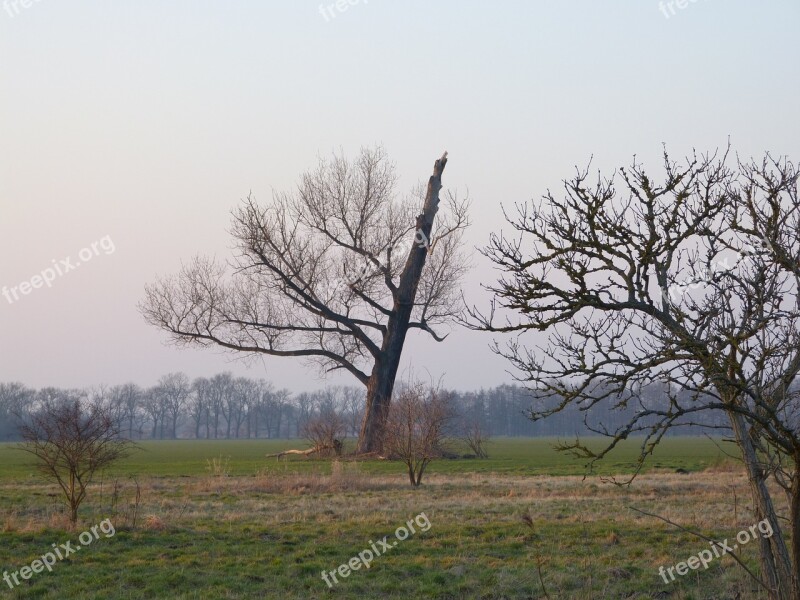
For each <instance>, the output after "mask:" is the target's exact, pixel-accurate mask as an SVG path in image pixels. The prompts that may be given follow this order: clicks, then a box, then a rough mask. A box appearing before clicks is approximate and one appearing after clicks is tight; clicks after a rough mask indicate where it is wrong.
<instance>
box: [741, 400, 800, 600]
mask: <svg viewBox="0 0 800 600" xmlns="http://www.w3.org/2000/svg"><path fill="white" fill-rule="evenodd" d="M729 416H730V420H731V425H732V426H733V431H734V434H735V435H736V442H737V443H738V445H739V447H740V448H741V450H742V458H743V460H744V464H745V467H746V469H747V479H748V483H749V484H750V493H751V495H752V497H753V506H754V509H755V516H756V520H757V522H761V521H762V520H764V519H766V520H767V521H769V523H770V525H771V526H772V531H773V534H772V536H770V537H769V538H764V537H763V536H762V537H760V538H759V544H760V559H761V578H762V580H763V581H764V583H766V584H767V586H768V587H769V588H770V589H771V590H772V592H771V593H770V598H771V600H798V599H800V590H798V578H797V575H796V574H794V572H793V570H792V561H791V560H790V558H789V552H788V550H787V548H786V541H785V539H784V536H783V534H782V533H781V528H780V523H779V522H778V515H777V514H776V513H775V508H774V506H773V504H772V497H771V495H770V492H769V489H768V488H767V485H766V474H765V473H764V470H763V469H762V468H761V465H760V464H759V462H758V455H757V454H756V450H755V447H754V446H753V442H752V440H751V439H750V432H749V431H748V428H747V424H746V423H745V420H744V418H743V417H742V415H740V414H736V413H729ZM795 489H797V488H796V486H795ZM794 495H795V494H793V496H794ZM797 498H798V505H797V506H795V502H794V497H793V498H792V500H793V502H792V505H793V506H792V513H793V515H792V516H794V512H795V511H800V493H797ZM797 523H798V521H797V520H795V519H793V521H792V527H793V531H792V533H797V527H798V525H797ZM792 551H793V554H794V557H795V565H797V564H800V563H797V562H796V561H797V558H798V556H799V555H800V540H798V539H797V536H796V535H793V536H792Z"/></svg>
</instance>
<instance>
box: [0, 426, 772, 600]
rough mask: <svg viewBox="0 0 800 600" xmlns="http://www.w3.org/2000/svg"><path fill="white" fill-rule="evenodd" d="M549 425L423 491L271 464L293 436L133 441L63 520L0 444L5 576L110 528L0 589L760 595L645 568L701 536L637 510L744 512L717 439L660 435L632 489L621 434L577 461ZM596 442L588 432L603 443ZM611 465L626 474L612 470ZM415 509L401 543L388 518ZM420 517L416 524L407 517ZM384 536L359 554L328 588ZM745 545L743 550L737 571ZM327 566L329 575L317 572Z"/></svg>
mask: <svg viewBox="0 0 800 600" xmlns="http://www.w3.org/2000/svg"><path fill="white" fill-rule="evenodd" d="M554 442H555V440H552V439H520V438H513V439H498V440H495V441H494V442H493V443H492V444H491V445H490V447H489V452H490V458H488V459H485V460H476V459H459V460H440V461H437V462H434V463H433V464H432V465H431V467H430V469H429V472H428V475H427V476H426V479H425V481H424V482H423V485H422V487H421V488H419V489H416V490H413V489H411V488H410V487H409V486H408V483H407V478H406V475H405V473H404V470H403V466H402V465H401V464H399V463H395V462H389V461H350V460H347V459H343V460H339V461H335V462H332V461H327V460H313V459H312V460H310V459H306V458H294V457H293V458H289V459H281V460H277V459H275V458H270V459H267V458H265V454H268V453H273V452H277V451H279V450H282V449H286V448H296V447H302V443H301V442H299V441H297V440H289V441H287V440H279V441H278V440H271V441H270V440H258V441H255V440H247V441H188V440H187V441H173V442H145V443H141V444H139V446H138V448H137V449H136V450H135V451H134V452H133V453H132V454H131V455H130V456H129V457H128V458H127V459H125V460H124V461H122V462H120V463H119V464H118V465H117V466H116V467H115V468H114V470H113V472H107V473H104V474H103V476H102V478H99V479H98V480H97V481H96V482H95V484H94V485H93V487H92V490H91V494H90V496H89V498H88V499H87V500H86V503H85V504H84V507H83V508H82V511H81V521H80V523H79V526H78V527H77V528H76V529H75V530H71V529H70V528H69V527H68V523H67V521H66V518H65V513H64V508H63V504H62V503H61V500H60V498H59V491H58V489H57V488H56V487H55V486H54V485H53V484H51V483H49V482H47V481H45V480H44V479H42V477H41V476H39V475H37V474H35V472H34V471H33V469H32V466H31V462H30V458H28V457H27V455H25V454H24V453H22V452H20V451H19V450H17V449H15V446H14V445H13V444H2V445H0V464H1V465H2V469H0V571H9V572H13V571H18V570H19V569H20V568H22V567H23V566H25V565H29V564H30V563H31V562H32V561H34V560H35V559H37V558H38V557H40V556H42V555H43V554H45V553H46V552H48V551H49V550H50V549H51V546H52V544H54V543H57V544H62V543H64V542H66V541H68V540H72V543H73V545H76V544H77V543H78V542H77V540H78V537H79V535H80V534H81V533H82V532H83V531H85V530H87V529H89V528H90V527H91V526H93V525H96V524H98V523H100V522H101V521H103V520H104V519H109V520H110V522H111V523H113V525H114V529H115V534H114V535H113V536H109V537H106V536H102V535H101V536H100V537H99V539H96V541H94V542H93V543H92V544H91V545H90V546H87V547H84V548H82V549H81V550H80V552H76V553H73V554H72V555H71V556H69V557H68V558H66V559H65V560H64V561H59V562H58V563H57V564H56V565H55V566H53V568H52V572H48V571H44V572H43V573H40V574H34V575H33V576H32V577H31V578H30V579H28V580H25V581H22V585H20V586H15V587H14V589H9V586H8V585H6V584H4V583H3V582H2V581H0V598H4V597H7V598H41V599H51V598H52V599H55V598H70V599H73V598H74V599H83V598H86V599H94V598H97V599H100V598H130V599H134V598H185V599H189V598H202V599H206V598H208V599H216V598H231V599H246V598H247V599H249V598H254V599H255V598H268V599H272V598H277V599H281V600H291V599H295V598H297V599H314V598H339V599H349V598H398V599H399V598H441V599H447V600H456V599H474V598H480V599H485V600H491V599H501V598H505V599H523V598H526V599H527V598H537V599H538V598H553V599H555V598H565V599H566V598H570V599H571V598H575V599H584V598H585V599H595V598H610V599H619V598H670V599H679V600H680V599H683V600H688V599H697V600H699V599H706V598H707V599H712V598H713V599H715V600H718V599H727V598H731V599H733V598H737V599H739V600H744V599H754V598H760V597H761V596H760V595H759V592H758V590H757V588H756V586H755V584H754V583H753V582H752V580H749V579H748V576H747V575H746V573H744V571H743V570H742V569H741V568H740V567H738V566H737V565H736V563H735V562H734V560H733V559H732V558H730V557H722V558H720V559H717V560H715V561H714V562H712V563H711V564H710V565H709V568H708V569H707V570H705V569H701V570H693V571H690V572H689V574H688V575H685V576H682V577H678V578H677V579H676V581H674V582H668V583H665V582H664V581H663V579H662V578H661V577H660V576H659V573H658V568H659V567H660V566H664V567H669V566H672V565H675V564H676V563H679V562H681V561H685V560H686V559H688V558H689V557H690V556H692V555H694V554H697V553H698V552H700V551H701V550H703V549H705V548H707V547H708V545H707V543H706V542H704V541H702V540H700V539H698V538H696V537H694V536H692V535H690V534H689V533H687V532H685V531H681V530H679V529H676V528H675V527H672V526H670V525H668V524H667V523H664V522H663V521H660V520H658V519H656V518H653V517H648V516H645V515H643V514H641V513H639V512H636V511H634V510H632V508H637V509H640V510H643V511H646V512H650V513H654V514H658V515H662V516H664V517H666V518H668V519H671V520H673V521H675V522H677V523H680V524H681V525H683V526H685V527H687V528H689V529H692V530H695V531H698V532H701V533H703V534H704V535H708V536H712V537H717V538H720V539H722V538H733V537H735V535H736V533H737V532H738V531H740V530H741V529H746V528H747V527H749V526H750V525H753V523H752V522H751V521H752V517H751V515H750V513H749V510H748V507H749V495H748V492H747V487H746V479H745V478H744V476H743V474H742V472H741V470H740V467H739V465H738V463H736V462H734V461H733V460H732V459H730V458H729V457H728V456H726V454H725V452H726V451H731V449H730V448H726V447H725V445H724V444H722V449H721V448H720V444H719V443H718V442H714V441H712V440H709V439H705V438H670V439H667V440H665V441H664V442H663V444H662V446H661V447H660V448H659V449H658V450H657V452H656V454H655V456H654V457H652V458H651V459H650V460H649V461H648V463H647V465H646V466H645V468H644V469H643V471H642V473H641V474H640V475H639V476H638V477H637V478H636V479H635V480H634V482H633V483H632V484H631V485H630V486H627V487H625V486H623V487H620V486H617V485H614V484H612V483H609V482H608V478H609V476H611V475H619V476H624V475H626V474H630V473H631V472H632V470H633V468H634V464H635V459H636V456H637V452H638V444H637V442H636V441H629V442H627V443H626V444H624V445H622V447H620V448H619V449H618V450H617V451H615V452H614V453H613V454H612V455H611V456H609V457H608V458H607V459H605V460H604V461H603V462H602V463H600V464H598V465H596V468H595V470H594V472H593V473H592V474H587V468H586V461H585V460H579V459H574V458H571V457H568V456H566V455H564V454H560V453H557V452H555V451H554V450H553V449H552V445H553V443H554ZM598 447H599V445H598ZM623 479H624V477H623ZM421 513H424V514H425V516H426V518H427V520H428V521H429V523H430V527H429V528H428V529H427V531H421V530H418V531H416V532H415V533H414V534H411V535H410V536H409V537H408V538H407V539H405V540H402V541H399V540H396V538H395V530H396V529H397V528H398V527H401V526H404V525H406V524H407V523H408V521H409V520H411V519H413V518H414V517H415V516H417V515H420V514H421ZM417 529H419V527H418V528H417ZM384 536H388V537H387V540H389V541H390V542H391V541H392V540H395V541H397V544H396V545H392V547H391V549H390V550H388V551H385V552H384V553H383V555H380V556H376V557H374V559H373V560H372V561H371V562H370V565H369V568H360V569H359V570H353V571H352V572H351V573H350V574H349V576H347V577H341V576H340V577H339V578H338V580H337V583H335V584H333V585H332V586H329V585H328V584H326V582H325V581H324V580H323V578H322V576H321V573H322V572H323V571H325V572H327V573H330V571H334V570H337V569H338V567H339V566H340V565H342V564H346V563H348V562H349V561H350V559H351V558H353V557H356V556H358V554H359V553H360V552H363V551H364V550H365V549H369V548H372V547H373V546H371V544H372V543H373V542H376V541H377V540H379V539H382V538H383V537H384ZM756 550H757V544H756V543H755V542H752V543H751V544H750V545H748V546H743V547H742V548H741V556H742V557H743V559H744V560H745V562H746V564H748V566H750V567H751V568H756V566H757V556H756ZM329 579H330V578H329Z"/></svg>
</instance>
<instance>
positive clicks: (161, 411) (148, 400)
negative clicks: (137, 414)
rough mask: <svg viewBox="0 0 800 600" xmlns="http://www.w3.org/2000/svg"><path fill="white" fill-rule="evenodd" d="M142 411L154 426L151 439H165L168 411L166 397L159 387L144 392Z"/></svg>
mask: <svg viewBox="0 0 800 600" xmlns="http://www.w3.org/2000/svg"><path fill="white" fill-rule="evenodd" d="M142 409H143V410H144V412H145V414H146V415H147V418H148V419H150V421H151V422H152V424H153V428H152V430H151V434H150V437H151V438H152V439H154V440H156V439H159V437H160V438H161V439H163V438H164V420H165V419H166V418H167V409H166V404H165V398H164V395H163V394H162V393H161V390H159V388H158V386H155V387H151V388H148V389H146V390H145V391H144V392H142ZM159 426H160V428H159ZM159 433H160V435H159Z"/></svg>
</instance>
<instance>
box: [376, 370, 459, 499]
mask: <svg viewBox="0 0 800 600" xmlns="http://www.w3.org/2000/svg"><path fill="white" fill-rule="evenodd" d="M452 417H453V411H452V408H451V406H450V402H449V396H447V395H445V394H443V393H442V392H441V391H440V390H439V389H436V388H433V387H426V386H425V385H424V384H422V383H414V384H411V385H408V386H406V387H404V389H402V390H401V391H400V393H399V394H397V396H395V398H394V399H393V404H392V407H391V410H390V411H389V417H388V419H387V422H386V443H385V445H384V449H385V451H386V452H387V455H388V457H389V458H391V459H394V460H402V461H403V462H404V463H405V464H406V466H407V467H408V478H409V480H410V481H411V485H412V486H413V487H418V486H419V485H420V483H421V482H422V476H423V474H424V473H425V469H426V468H427V466H428V464H430V462H431V461H432V460H434V459H435V458H439V457H441V456H442V454H443V446H444V442H445V438H446V428H447V425H448V424H449V422H450V421H451V420H452Z"/></svg>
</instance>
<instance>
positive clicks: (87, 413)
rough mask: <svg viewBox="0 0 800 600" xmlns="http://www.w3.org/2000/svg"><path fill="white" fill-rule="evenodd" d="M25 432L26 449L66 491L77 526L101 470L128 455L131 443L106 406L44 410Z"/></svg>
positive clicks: (63, 405)
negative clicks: (123, 435)
mask: <svg viewBox="0 0 800 600" xmlns="http://www.w3.org/2000/svg"><path fill="white" fill-rule="evenodd" d="M20 433H21V435H22V439H23V440H24V441H23V443H22V444H21V445H20V449H21V450H24V451H25V452H28V453H30V454H33V455H34V456H35V457H36V459H37V461H38V464H37V468H38V469H39V471H40V472H42V473H43V474H44V475H45V476H46V477H48V478H51V479H54V480H55V481H56V482H57V483H58V485H59V487H60V488H61V490H62V491H63V492H64V496H65V498H66V501H67V505H68V506H69V517H70V522H71V523H72V524H73V525H75V523H77V521H78V509H79V508H80V505H81V503H82V502H83V501H84V499H85V498H86V490H87V488H88V486H89V484H90V483H91V482H92V478H93V477H94V474H95V472H97V471H98V470H99V469H103V468H105V467H107V466H109V465H110V464H112V463H113V462H115V461H117V460H119V459H120V458H122V457H123V456H125V455H126V454H127V451H128V448H129V445H130V442H129V441H127V440H125V439H123V438H122V437H121V436H120V431H119V427H118V424H117V422H116V421H115V420H114V419H113V418H112V416H111V414H110V413H109V411H108V410H107V409H106V408H104V407H102V406H97V405H95V406H91V407H89V408H84V407H83V406H82V405H81V403H80V402H79V401H78V400H71V401H68V402H64V403H57V404H56V403H53V404H46V405H44V406H42V408H41V409H40V410H39V411H38V412H36V413H34V414H32V415H31V416H30V418H29V419H28V420H26V422H25V423H24V424H23V425H22V426H21V427H20Z"/></svg>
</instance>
